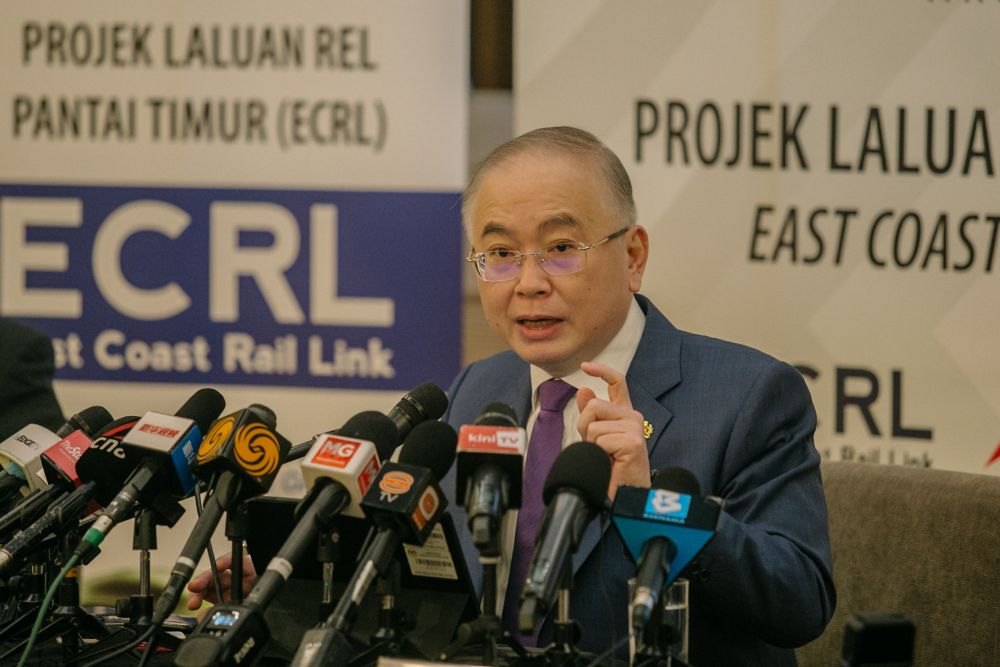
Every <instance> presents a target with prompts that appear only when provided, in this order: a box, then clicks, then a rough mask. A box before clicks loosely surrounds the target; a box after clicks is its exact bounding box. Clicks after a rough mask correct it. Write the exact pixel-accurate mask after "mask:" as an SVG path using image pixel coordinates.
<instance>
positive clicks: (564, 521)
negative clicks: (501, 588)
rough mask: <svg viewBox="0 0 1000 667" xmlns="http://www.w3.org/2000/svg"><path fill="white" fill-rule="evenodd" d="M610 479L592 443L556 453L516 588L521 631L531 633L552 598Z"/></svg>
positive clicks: (600, 453) (599, 451)
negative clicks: (532, 541)
mask: <svg viewBox="0 0 1000 667" xmlns="http://www.w3.org/2000/svg"><path fill="white" fill-rule="evenodd" d="M610 482H611V460H610V459H609V458H608V455H607V453H606V452H605V451H604V450H603V449H601V448H600V447H598V446H597V445H595V444H593V443H589V442H577V443H574V444H572V445H570V446H569V447H566V448H565V449H563V450H562V451H561V452H559V456H557V457H556V460H555V462H554V463H553V464H552V470H550V471H549V476H548V477H547V478H546V479H545V488H544V489H543V491H542V499H543V500H544V501H545V515H544V516H543V517H542V525H541V527H540V528H539V529H538V537H537V538H536V541H535V551H534V553H533V554H532V558H531V565H530V566H529V567H528V577H527V579H525V582H524V588H523V589H522V591H521V608H520V615H519V616H518V627H519V629H520V630H521V632H523V633H525V634H531V633H532V632H533V631H534V627H535V622H536V620H537V619H539V618H541V617H542V616H543V615H544V614H545V613H546V611H548V609H549V607H551V606H552V604H553V602H554V601H555V597H556V592H557V591H558V588H559V583H560V580H561V578H562V576H563V574H564V570H565V568H566V567H568V566H569V557H570V555H571V554H572V553H574V552H575V551H576V549H577V548H578V547H579V545H580V537H581V536H582V535H583V531H584V529H585V528H586V527H587V524H589V523H590V522H591V521H592V520H593V519H594V517H595V516H597V514H598V513H599V512H600V511H601V510H602V508H603V507H604V505H605V503H606V502H607V495H608V484H609V483H610Z"/></svg>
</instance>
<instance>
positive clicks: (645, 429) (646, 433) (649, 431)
mask: <svg viewBox="0 0 1000 667" xmlns="http://www.w3.org/2000/svg"><path fill="white" fill-rule="evenodd" d="M651 435H653V425H652V424H650V423H649V422H648V421H646V420H643V422H642V436H643V437H644V438H646V440H649V437H650V436H651Z"/></svg>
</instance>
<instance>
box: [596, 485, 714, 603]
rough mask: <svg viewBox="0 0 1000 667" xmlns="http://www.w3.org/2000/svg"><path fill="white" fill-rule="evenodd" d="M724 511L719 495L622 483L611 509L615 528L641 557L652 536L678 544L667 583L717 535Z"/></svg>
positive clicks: (635, 558) (627, 545) (627, 544)
mask: <svg viewBox="0 0 1000 667" xmlns="http://www.w3.org/2000/svg"><path fill="white" fill-rule="evenodd" d="M721 513H722V505H721V501H720V500H719V499H717V498H711V497H709V498H703V497H700V496H690V495H687V494H684V493H677V492H676V491H669V490H667V489H640V488H636V487H633V486H620V487H618V493H617V494H616V495H615V504H614V506H613V507H612V508H611V518H612V521H614V524H615V528H616V529H617V530H618V534H619V535H620V536H621V538H622V542H624V543H625V547H626V548H627V549H628V550H629V553H630V554H632V558H633V559H634V560H636V561H638V560H639V557H640V555H641V554H642V547H643V545H644V544H645V543H646V541H647V540H649V539H650V538H653V537H665V538H667V539H668V540H670V541H671V542H672V543H673V544H674V546H676V547H677V553H676V555H674V557H673V559H672V560H671V561H670V571H669V573H668V576H667V580H666V581H665V582H664V586H669V585H670V584H671V583H673V581H674V579H676V578H677V577H678V576H679V575H680V573H681V572H682V571H683V570H684V568H685V567H687V565H688V563H690V562H691V561H692V560H693V559H694V557H695V556H697V555H698V553H699V552H701V550H702V549H704V548H705V545H707V544H708V542H709V540H711V539H712V537H713V536H714V535H715V531H716V529H717V528H718V526H719V515H720V514H721Z"/></svg>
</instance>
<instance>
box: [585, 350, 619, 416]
mask: <svg viewBox="0 0 1000 667" xmlns="http://www.w3.org/2000/svg"><path fill="white" fill-rule="evenodd" d="M580 370H582V371H583V372H584V373H586V374H587V375H590V376H591V377H595V378H601V379H602V380H604V381H605V382H606V383H607V384H608V400H609V401H610V402H611V403H613V404H614V405H623V406H626V407H629V408H631V407H632V399H631V397H629V395H628V383H627V382H626V380H625V376H624V375H622V374H621V373H619V372H618V371H616V370H615V369H613V368H611V366H608V365H607V364H601V363H597V362H594V361H585V362H583V363H582V364H580Z"/></svg>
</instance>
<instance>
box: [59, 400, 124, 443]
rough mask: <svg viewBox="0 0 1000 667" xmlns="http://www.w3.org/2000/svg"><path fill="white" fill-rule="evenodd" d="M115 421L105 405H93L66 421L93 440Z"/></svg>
mask: <svg viewBox="0 0 1000 667" xmlns="http://www.w3.org/2000/svg"><path fill="white" fill-rule="evenodd" d="M114 419H115V418H114V417H112V416H111V413H110V412H108V411H107V409H106V408H105V407H104V406H103V405H92V406H90V407H89V408H84V409H83V410H80V411H79V412H78V413H76V414H75V415H73V416H72V417H70V418H69V419H67V420H66V421H67V423H70V424H72V425H73V426H75V427H76V428H77V429H80V430H81V431H83V432H84V433H86V434H87V435H88V436H89V437H91V438H93V437H95V436H96V435H97V434H98V433H100V432H101V429H103V428H104V427H105V426H107V425H108V424H110V423H111V422H112V421H114Z"/></svg>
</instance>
